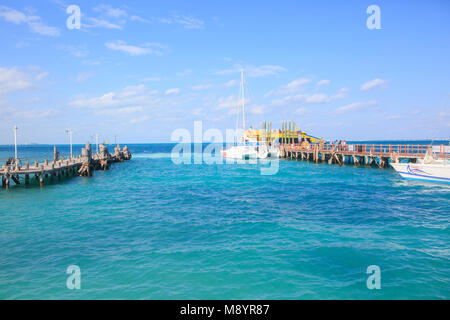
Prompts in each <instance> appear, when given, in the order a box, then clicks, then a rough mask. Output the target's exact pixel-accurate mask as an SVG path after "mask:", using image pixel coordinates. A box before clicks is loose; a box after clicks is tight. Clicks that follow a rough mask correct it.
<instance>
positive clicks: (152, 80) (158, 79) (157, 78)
mask: <svg viewBox="0 0 450 320" xmlns="http://www.w3.org/2000/svg"><path fill="white" fill-rule="evenodd" d="M142 81H145V82H156V81H161V78H160V77H147V78H144V79H142Z"/></svg>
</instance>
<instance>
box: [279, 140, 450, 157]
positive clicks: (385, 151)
mask: <svg viewBox="0 0 450 320" xmlns="http://www.w3.org/2000/svg"><path fill="white" fill-rule="evenodd" d="M280 148H284V150H286V151H292V152H314V151H316V152H317V151H318V152H319V153H335V152H338V153H340V154H344V155H359V156H366V155H367V156H375V155H377V156H382V157H389V156H391V155H392V154H396V155H397V156H399V157H408V158H413V157H415V158H423V157H424V156H425V154H426V153H427V151H428V150H430V151H432V152H433V154H434V155H436V156H438V157H439V158H445V157H448V156H449V154H450V147H449V146H444V145H439V146H431V145H420V144H417V145H415V144H405V145H402V144H328V143H327V144H309V145H307V146H305V145H302V144H300V143H291V144H281V145H280Z"/></svg>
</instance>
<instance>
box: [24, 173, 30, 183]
mask: <svg viewBox="0 0 450 320" xmlns="http://www.w3.org/2000/svg"><path fill="white" fill-rule="evenodd" d="M29 184H30V175H29V174H26V175H25V185H26V186H27V185H29Z"/></svg>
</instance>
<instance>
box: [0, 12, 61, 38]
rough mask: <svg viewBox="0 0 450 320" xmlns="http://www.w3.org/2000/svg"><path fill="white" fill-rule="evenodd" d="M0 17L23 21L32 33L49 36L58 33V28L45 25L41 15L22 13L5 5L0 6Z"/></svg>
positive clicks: (16, 21) (13, 21)
mask: <svg viewBox="0 0 450 320" xmlns="http://www.w3.org/2000/svg"><path fill="white" fill-rule="evenodd" d="M0 18H2V19H3V20H5V21H7V22H11V23H14V24H22V23H25V24H27V25H28V27H29V28H30V30H31V32H33V33H37V34H41V35H44V36H51V37H57V36H59V35H60V31H59V29H58V28H55V27H50V26H47V25H46V24H45V23H43V22H42V20H41V17H39V16H36V15H32V14H29V13H23V12H21V11H18V10H15V9H12V8H9V7H6V6H0Z"/></svg>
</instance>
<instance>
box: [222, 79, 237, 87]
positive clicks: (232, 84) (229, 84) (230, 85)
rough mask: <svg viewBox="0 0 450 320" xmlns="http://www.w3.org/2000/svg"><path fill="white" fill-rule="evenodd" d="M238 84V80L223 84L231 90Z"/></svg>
mask: <svg viewBox="0 0 450 320" xmlns="http://www.w3.org/2000/svg"><path fill="white" fill-rule="evenodd" d="M237 84H238V81H237V80H230V81H228V82H225V83H224V84H223V86H224V87H225V88H231V87H234V86H236V85H237Z"/></svg>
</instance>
